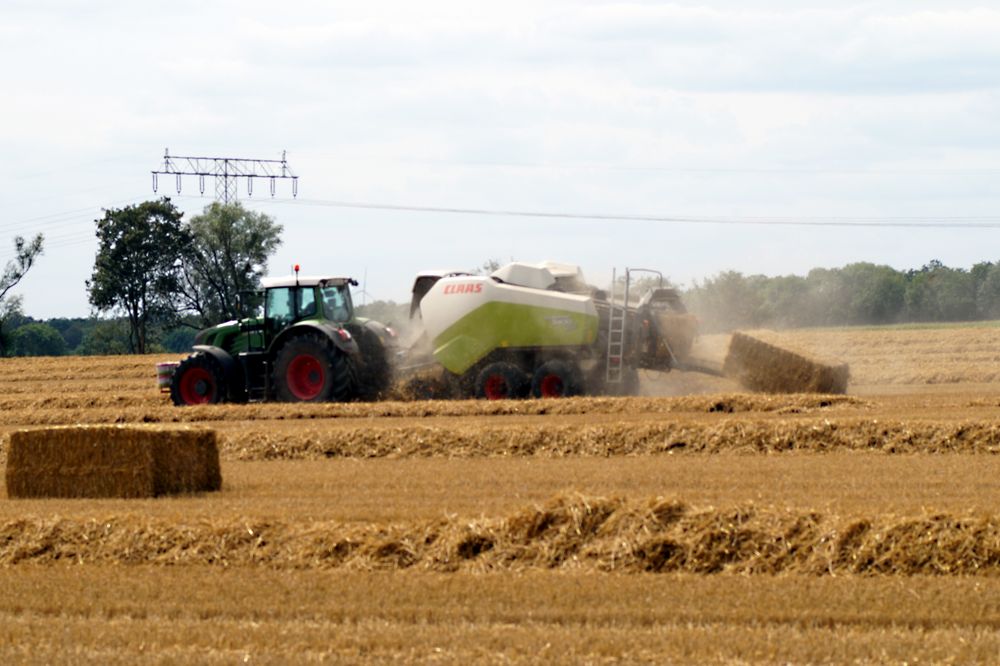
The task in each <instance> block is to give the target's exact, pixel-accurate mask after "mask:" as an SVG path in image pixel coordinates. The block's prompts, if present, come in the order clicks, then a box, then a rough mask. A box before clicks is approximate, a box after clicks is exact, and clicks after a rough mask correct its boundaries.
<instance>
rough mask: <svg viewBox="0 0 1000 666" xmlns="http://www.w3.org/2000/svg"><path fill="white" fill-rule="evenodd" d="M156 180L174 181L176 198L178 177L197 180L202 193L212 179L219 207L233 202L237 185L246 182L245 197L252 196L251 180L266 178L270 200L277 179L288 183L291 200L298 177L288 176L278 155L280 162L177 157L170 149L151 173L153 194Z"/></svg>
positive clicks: (297, 183)
mask: <svg viewBox="0 0 1000 666" xmlns="http://www.w3.org/2000/svg"><path fill="white" fill-rule="evenodd" d="M159 176H174V177H176V179H177V194H180V193H181V177H182V176H198V189H199V190H200V191H201V193H202V194H204V193H205V178H206V177H209V176H210V177H212V178H214V179H215V198H216V199H217V200H219V201H222V202H223V203H229V202H230V201H236V194H237V189H238V188H237V183H238V180H239V179H240V178H246V179H247V196H253V181H254V179H255V178H267V179H268V181H269V185H270V189H271V196H272V197H273V196H274V192H275V190H276V188H277V181H278V179H290V180H291V181H292V196H293V197H297V196H298V195H299V177H298V176H296V175H295V174H294V173H292V170H291V168H290V167H289V166H288V161H287V160H286V159H285V151H281V159H280V160H252V159H243V158H239V157H180V156H177V155H171V154H170V149H169V148H168V149H165V150H164V151H163V169H161V170H155V171H153V192H156V191H157V189H158V187H159V183H158V180H157V179H158V177H159Z"/></svg>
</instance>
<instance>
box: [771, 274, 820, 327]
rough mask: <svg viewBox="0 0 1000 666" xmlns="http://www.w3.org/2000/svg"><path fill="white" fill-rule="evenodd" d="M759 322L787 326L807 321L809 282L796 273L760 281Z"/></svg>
mask: <svg viewBox="0 0 1000 666" xmlns="http://www.w3.org/2000/svg"><path fill="white" fill-rule="evenodd" d="M762 289H763V297H764V304H763V307H762V311H761V323H762V324H766V325H768V326H777V327H780V328H789V327H794V326H807V325H808V322H809V308H808V303H809V283H808V282H807V281H806V279H805V278H804V277H800V276H798V275H784V276H780V277H774V278H770V279H767V280H766V282H764V283H762Z"/></svg>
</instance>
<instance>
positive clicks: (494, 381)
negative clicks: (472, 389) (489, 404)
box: [476, 363, 528, 400]
mask: <svg viewBox="0 0 1000 666" xmlns="http://www.w3.org/2000/svg"><path fill="white" fill-rule="evenodd" d="M527 393H528V378H527V377H526V376H525V374H524V372H522V371H521V369H520V368H518V367H517V366H516V365H514V364H513V363H491V364H489V365H488V366H486V367H485V368H483V370H482V372H480V373H479V376H477V377H476V397H477V398H481V399H483V398H484V399H486V400H505V399H509V398H523V397H525V396H526V395H527Z"/></svg>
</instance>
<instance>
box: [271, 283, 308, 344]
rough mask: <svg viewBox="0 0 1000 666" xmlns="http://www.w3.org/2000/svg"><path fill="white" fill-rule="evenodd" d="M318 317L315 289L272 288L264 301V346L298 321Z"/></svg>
mask: <svg viewBox="0 0 1000 666" xmlns="http://www.w3.org/2000/svg"><path fill="white" fill-rule="evenodd" d="M317 315H318V310H317V304H316V290H315V288H313V287H272V288H271V289H268V290H267V296H266V297H265V299H264V346H265V347H266V346H269V345H270V344H271V342H272V341H273V340H274V339H275V338H276V337H277V336H278V334H279V333H281V332H282V331H283V330H285V329H286V328H288V327H289V326H291V325H292V324H294V323H295V322H297V321H301V320H303V319H313V318H315V317H316V316H317Z"/></svg>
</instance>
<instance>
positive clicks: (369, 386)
mask: <svg viewBox="0 0 1000 666" xmlns="http://www.w3.org/2000/svg"><path fill="white" fill-rule="evenodd" d="M354 340H355V341H356V342H357V343H358V350H359V351H360V352H361V362H360V363H358V364H357V367H356V368H355V370H356V372H357V382H358V385H357V388H358V397H359V398H360V399H361V400H378V399H380V398H383V397H385V395H386V394H387V393H388V391H389V385H390V383H391V382H392V369H391V368H390V366H389V359H388V358H387V357H386V350H385V345H384V344H382V341H381V340H379V337H378V335H376V334H375V333H373V332H372V331H370V330H367V329H362V330H361V331H360V332H358V334H357V335H355V336H354Z"/></svg>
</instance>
